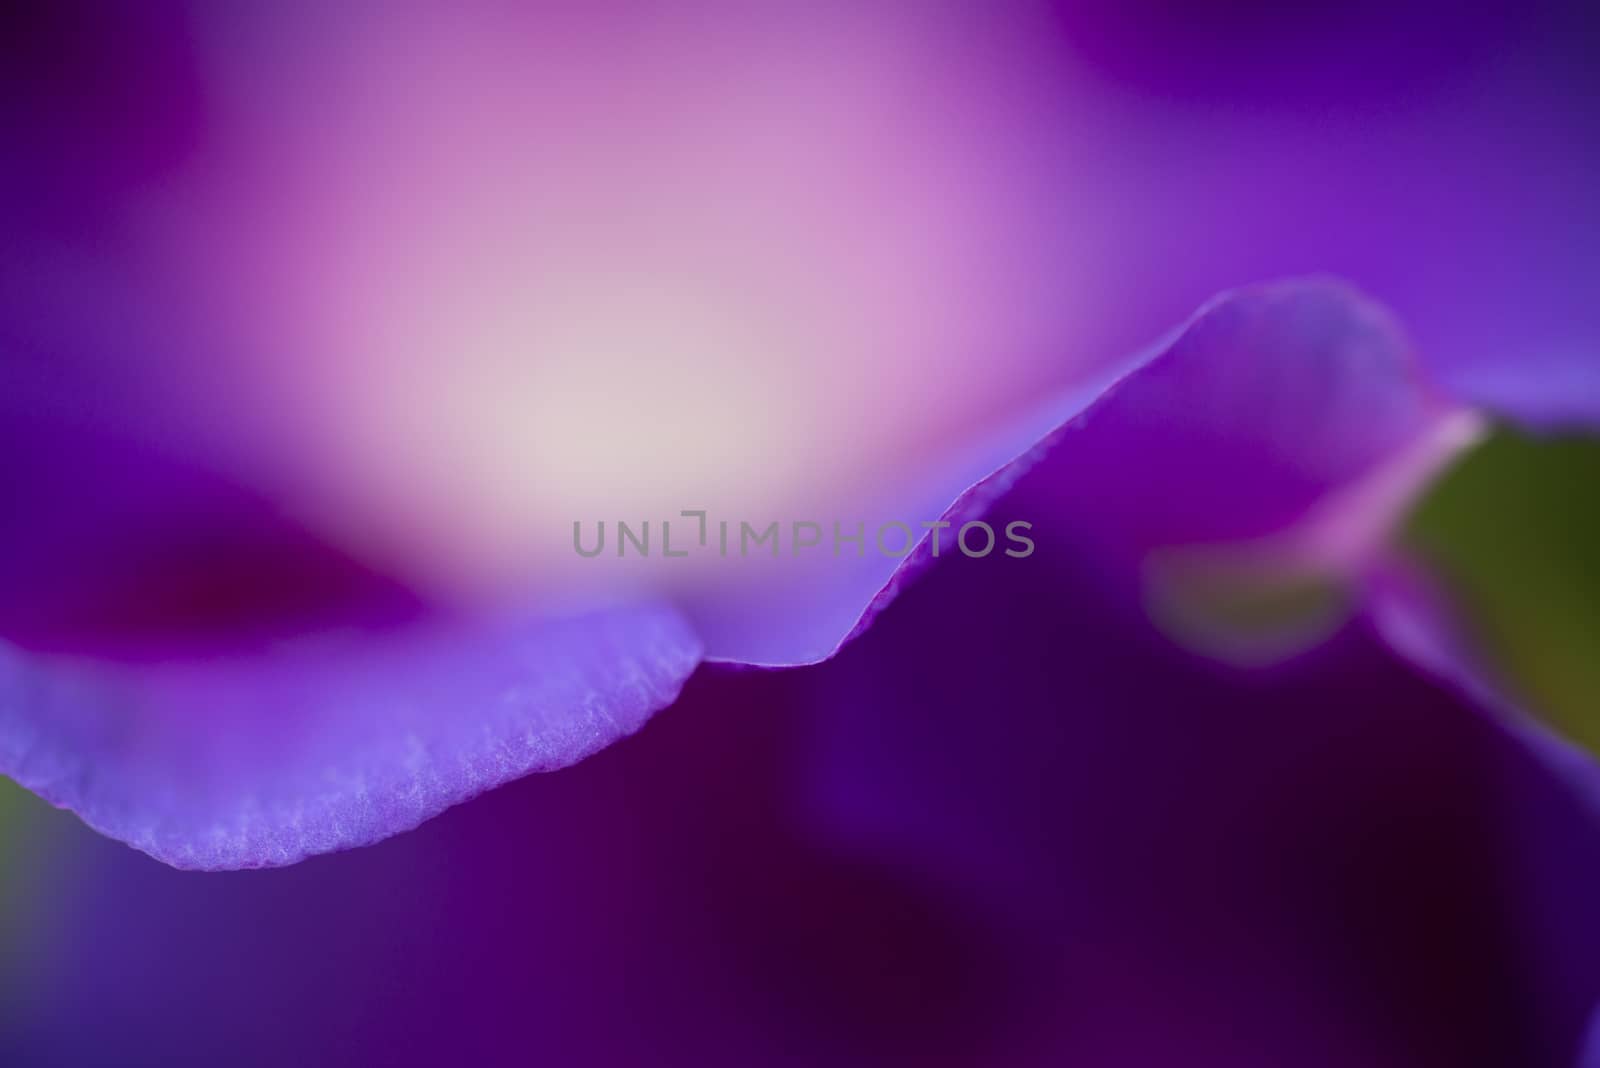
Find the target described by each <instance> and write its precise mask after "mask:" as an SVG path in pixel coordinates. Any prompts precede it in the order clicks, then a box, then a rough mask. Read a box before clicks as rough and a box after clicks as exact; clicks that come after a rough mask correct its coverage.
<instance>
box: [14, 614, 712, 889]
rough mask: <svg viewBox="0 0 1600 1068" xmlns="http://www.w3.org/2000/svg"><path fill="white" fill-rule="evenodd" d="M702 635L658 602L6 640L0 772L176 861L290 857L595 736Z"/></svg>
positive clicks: (647, 701) (664, 681) (678, 674)
mask: <svg viewBox="0 0 1600 1068" xmlns="http://www.w3.org/2000/svg"><path fill="white" fill-rule="evenodd" d="M699 652H700V647H699V643H698V642H697V640H696V639H695V637H694V635H693V634H692V633H691V632H690V630H689V629H688V627H687V626H686V625H685V623H684V622H683V620H682V619H681V618H680V617H679V616H678V615H677V614H676V613H674V612H672V611H670V610H668V609H663V608H658V607H634V608H624V609H617V610H613V611H609V612H603V613H596V614H594V615H590V616H586V617H582V618H577V619H567V620H557V621H542V622H521V621H518V622H500V623H494V624H489V623H484V624H480V625H477V626H455V627H446V626H441V627H438V628H434V629H427V630H423V629H415V630H400V631H391V632H387V633H386V634H380V635H376V636H375V635H374V634H372V633H366V632H350V631H345V632H330V633H328V634H325V635H322V636H319V637H307V638H304V639H302V640H300V641H298V642H295V643H292V644H283V645H280V646H277V647H275V648H273V649H271V650H270V651H258V652H254V653H250V652H238V653H233V654H229V655H225V656H221V657H216V658H210V659H190V660H178V661H168V662H161V663H154V664H151V663H144V664H127V663H112V662H107V661H98V662H87V661H81V660H72V659H66V658H60V657H49V656H43V655H38V654H29V653H25V652H22V651H20V650H18V649H16V648H15V647H12V646H6V645H0V772H3V773H5V774H7V775H9V776H11V777H12V778H14V779H16V780H17V782H19V783H21V784H22V785H23V786H25V787H27V788H28V789H30V790H33V791H34V792H35V793H38V794H40V795H41V796H43V797H45V798H46V799H48V800H50V801H51V802H53V803H54V804H56V805H58V806H61V807H66V808H70V809H72V810H73V811H74V812H76V813H77V814H78V815H79V816H81V817H82V818H83V820H84V821H85V822H86V823H88V824H89V825H90V826H92V827H94V828H96V829H97V830H99V831H101V832H103V833H105V834H108V835H111V836H112V837H115V838H119V839H121V840H122V841H125V842H127V843H129V844H131V845H133V846H136V847H138V848H139V849H142V850H144V851H145V852H147V853H149V854H150V855H151V856H153V857H156V858H157V859H159V860H162V861H165V862H167V863H168V864H172V865H174V866H176V867H180V868H200V869H219V868H252V867H268V866H275V865H282V864H291V863H294V862H295V861H297V860H300V859H302V858H304V857H306V856H310V855H312V854H316V853H323V852H328V851H331V850H337V849H346V848H350V847H354V846H360V845H366V844H368V843H371V842H376V841H378V840H379V839H382V838H385V837H388V836H389V835H392V834H396V833H398V832H400V831H403V830H408V829H410V828H412V827H415V826H416V825H417V824H418V823H420V822H422V821H423V820H425V819H427V818H429V817H430V816H434V815H436V814H438V813H439V812H441V811H443V810H444V809H445V808H447V807H449V806H450V805H453V804H456V803H458V802H461V801H464V800H466V799H468V798H470V797H473V796H475V795H477V794H479V793H481V792H483V791H484V790H487V789H490V788H491V787H494V786H497V785H499V784H501V783H503V782H506V781H508V780H510V779H514V778H517V777H518V776H521V775H524V774H527V773H528V772H532V771H548V770H552V769H555V768H560V767H565V766H566V765H568V764H571V763H573V762H574V761H577V760H580V759H582V758H583V757H585V756H588V755H589V754H591V753H593V752H595V751H596V750H598V749H601V748H603V747H604V746H606V745H608V744H610V743H611V742H614V741H616V740H617V739H618V738H621V737H623V736H625V735H627V734H630V733H632V732H633V731H634V730H637V729H638V727H639V726H640V725H641V724H642V723H643V722H644V720H645V719H646V718H647V717H648V716H649V715H650V713H652V712H654V711H656V710H657V709H659V708H662V707H664V706H665V705H667V704H668V703H670V702H671V701H672V700H673V698H674V697H675V696H676V695H677V692H678V688H679V687H680V686H681V685H682V683H683V681H684V680H685V679H686V678H687V677H688V675H689V674H690V672H691V671H693V669H694V666H695V665H696V663H698V661H699Z"/></svg>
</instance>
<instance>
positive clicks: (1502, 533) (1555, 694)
mask: <svg viewBox="0 0 1600 1068" xmlns="http://www.w3.org/2000/svg"><path fill="white" fill-rule="evenodd" d="M1402 537H1403V542H1404V544H1405V545H1406V546H1407V547H1408V548H1409V549H1411V551H1413V552H1414V553H1416V554H1417V555H1419V556H1420V557H1421V559H1423V560H1424V561H1425V562H1426V563H1427V564H1428V565H1430V566H1431V567H1432V568H1433V569H1434V571H1435V573H1436V574H1437V575H1438V576H1439V577H1440V578H1442V579H1443V580H1444V583H1445V587H1446V590H1447V592H1448V594H1449V595H1450V596H1451V597H1452V598H1454V599H1455V602H1456V603H1455V608H1456V609H1457V610H1458V611H1459V612H1461V613H1462V614H1463V616H1464V618H1465V619H1466V621H1467V624H1468V626H1469V628H1470V631H1469V633H1470V636H1471V637H1472V638H1473V639H1474V640H1475V641H1476V642H1477V644H1478V651H1479V653H1480V654H1481V655H1482V656H1483V657H1484V658H1485V660H1486V662H1487V666H1488V668H1489V670H1490V671H1491V673H1492V679H1493V681H1495V682H1497V683H1498V684H1499V685H1500V686H1502V687H1503V688H1504V689H1505V690H1506V691H1507V693H1508V694H1509V696H1511V697H1512V698H1513V699H1515V700H1516V701H1518V702H1519V703H1520V704H1521V705H1522V706H1523V707H1525V708H1527V709H1528V710H1529V711H1530V712H1532V713H1534V714H1536V715H1538V716H1540V717H1542V718H1544V719H1545V720H1546V721H1547V722H1549V723H1550V724H1551V725H1552V726H1554V727H1556V728H1557V729H1558V730H1560V731H1562V732H1563V733H1564V734H1566V735H1567V736H1568V737H1570V738H1572V739H1574V740H1575V741H1577V742H1579V743H1581V744H1583V745H1584V746H1586V747H1587V748H1589V749H1590V750H1591V751H1594V752H1597V753H1600V438H1595V437H1577V436H1561V437H1542V438H1541V437H1532V436H1528V435H1525V434H1522V433H1519V432H1516V431H1512V430H1507V429H1500V430H1497V431H1495V432H1494V433H1493V434H1491V435H1490V436H1489V438H1488V439H1486V440H1485V441H1484V442H1483V443H1482V444H1480V445H1479V446H1477V447H1476V448H1475V449H1473V450H1472V451H1471V452H1469V453H1468V454H1467V455H1466V456H1464V457H1463V458H1462V459H1461V460H1460V461H1459V462H1458V463H1457V464H1456V466H1455V467H1454V468H1452V469H1451V470H1450V471H1449V472H1448V473H1447V474H1446V475H1445V476H1444V477H1443V478H1441V479H1440V480H1439V482H1438V483H1437V484H1435V485H1434V486H1433V487H1432V488H1431V489H1430V490H1429V492H1428V493H1427V494H1426V496H1425V497H1424V498H1423V500H1422V501H1421V502H1420V503H1419V505H1418V506H1417V508H1416V510H1415V512H1414V513H1413V514H1412V516H1411V518H1410V521H1409V523H1408V524H1407V526H1406V529H1405V531H1404V532H1403V535H1402Z"/></svg>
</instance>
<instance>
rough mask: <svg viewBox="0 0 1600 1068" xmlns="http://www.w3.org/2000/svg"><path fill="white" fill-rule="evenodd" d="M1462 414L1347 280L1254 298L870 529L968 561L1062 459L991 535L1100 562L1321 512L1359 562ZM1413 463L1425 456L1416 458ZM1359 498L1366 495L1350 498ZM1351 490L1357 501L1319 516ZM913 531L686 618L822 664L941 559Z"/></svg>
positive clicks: (975, 454) (1277, 287)
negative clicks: (970, 547)
mask: <svg viewBox="0 0 1600 1068" xmlns="http://www.w3.org/2000/svg"><path fill="white" fill-rule="evenodd" d="M1458 412H1459V409H1456V408H1455V407H1453V406H1452V405H1450V404H1448V403H1447V402H1446V401H1445V400H1443V399H1442V398H1441V397H1439V396H1437V395H1436V394H1435V393H1434V392H1433V391H1432V390H1431V389H1430V388H1429V387H1428V386H1427V385H1426V384H1425V383H1424V382H1423V380H1422V378H1421V376H1420V372H1419V370H1418V368H1417V367H1416V365H1415V364H1414V362H1413V360H1412V358H1411V355H1410V351H1409V348H1408V347H1407V345H1406V343H1405V340H1404V338H1403V336H1402V335H1401V334H1400V332H1399V330H1398V328H1397V327H1396V326H1395V324H1394V323H1393V321H1392V319H1391V318H1390V317H1389V315H1388V314H1387V313H1386V312H1385V311H1383V309H1381V308H1380V307H1378V306H1377V305H1376V304H1374V303H1372V302H1370V301H1368V300H1367V299H1365V298H1364V297H1362V296H1361V295H1360V294H1358V293H1357V292H1355V291H1354V290H1353V289H1351V288H1350V287H1348V286H1345V285H1343V284H1342V283H1339V282H1334V281H1327V280H1305V281H1290V282H1282V283H1276V284H1270V285H1263V286H1257V287H1251V288H1246V289H1242V290H1238V291H1236V292H1233V293H1229V294H1225V295H1223V296H1221V297H1219V298H1217V299H1216V300H1214V301H1213V302H1211V303H1210V304H1208V305H1207V306H1206V307H1204V308H1203V309H1201V310H1200V311H1199V312H1198V313H1197V314H1196V315H1195V316H1194V318H1192V319H1191V320H1190V321H1189V322H1188V323H1187V324H1185V325H1184V326H1182V327H1180V328H1179V329H1178V330H1176V331H1174V332H1173V333H1172V334H1171V335H1169V336H1168V337H1167V338H1166V339H1165V340H1163V341H1162V342H1160V343H1159V344H1157V345H1155V346H1153V347H1152V348H1150V349H1148V350H1146V351H1145V352H1143V353H1140V354H1139V355H1137V356H1135V357H1134V358H1132V359H1130V360H1127V361H1124V362H1123V363H1122V364H1121V365H1118V366H1113V367H1110V368H1108V369H1107V370H1105V371H1103V372H1101V374H1100V375H1099V376H1098V377H1095V378H1091V379H1089V380H1087V381H1082V382H1078V383H1074V384H1073V385H1072V386H1071V387H1069V388H1067V389H1065V390H1063V391H1062V392H1060V393H1059V394H1057V395H1055V396H1054V397H1052V398H1050V399H1048V400H1047V401H1045V402H1044V403H1042V404H1040V405H1038V406H1037V407H1036V408H1035V409H1033V410H1032V411H1029V412H1027V413H1025V414H1023V415H1021V416H1020V417H1018V418H1015V419H1014V420H1013V421H1012V422H1010V423H1009V424H1007V425H1005V426H1004V427H1002V428H1001V429H1000V430H998V431H997V432H995V433H992V434H990V435H989V436H987V437H985V438H982V439H980V440H978V441H977V442H974V443H972V444H969V445H967V446H966V447H965V448H963V449H961V450H958V451H954V452H952V453H950V454H947V455H944V456H941V457H937V458H935V459H933V460H932V461H931V462H930V463H929V465H928V468H927V473H926V474H925V475H924V476H923V478H922V479H921V480H920V481H918V482H913V483H907V484H897V485H896V486H894V487H893V488H892V489H890V490H887V491H884V492H883V493H882V494H880V496H879V497H878V498H877V499H876V500H875V501H874V502H873V504H872V506H871V509H872V512H871V515H870V516H869V517H868V519H867V521H866V529H867V530H868V532H869V533H868V535H867V536H868V538H869V539H870V538H872V533H871V531H873V530H874V529H875V528H876V527H877V525H878V523H881V522H888V521H891V520H895V519H899V520H903V521H910V522H912V523H915V522H916V521H917V520H930V521H931V520H933V519H934V518H935V517H940V518H942V519H943V520H944V521H947V522H949V523H950V524H951V529H949V530H946V531H944V553H945V554H946V555H955V553H956V550H955V549H954V548H953V547H952V545H951V541H952V539H953V536H954V533H955V529H956V528H959V527H960V526H961V524H962V523H963V522H965V521H967V520H969V519H974V518H977V517H979V516H981V515H982V514H983V513H984V510H985V508H986V507H987V505H988V504H989V503H991V502H992V501H993V500H994V499H995V498H996V497H997V496H999V494H1001V493H1002V492H1004V491H1005V489H1006V488H1007V487H1009V486H1010V485H1011V484H1012V483H1013V482H1014V481H1015V480H1016V478H1017V477H1018V476H1019V475H1020V474H1022V473H1023V472H1024V471H1026V470H1027V469H1028V468H1029V467H1030V466H1031V465H1032V464H1034V463H1035V462H1037V461H1038V460H1039V458H1040V457H1041V456H1044V455H1046V454H1047V453H1059V455H1052V457H1051V469H1052V476H1051V477H1052V486H1054V487H1056V489H1057V493H1056V494H1055V497H1054V498H1053V500H1051V501H1049V502H1046V504H1045V506H1044V510H1043V511H1041V512H1039V513H1029V514H1027V515H1020V514H1019V515H1016V516H1012V515H1009V514H1008V515H997V516H993V517H991V518H992V519H993V520H994V522H995V524H996V525H1003V524H1005V523H1006V522H1008V521H1010V520H1013V519H1015V520H1023V521H1027V522H1031V523H1032V524H1034V526H1036V527H1039V526H1043V525H1046V524H1056V525H1059V526H1062V527H1067V528H1070V529H1072V530H1073V531H1074V532H1075V533H1077V534H1080V535H1081V536H1082V537H1083V538H1084V539H1085V540H1086V541H1088V542H1090V543H1092V545H1093V547H1094V549H1095V550H1096V551H1098V552H1100V553H1102V554H1104V555H1105V556H1106V557H1107V558H1110V559H1117V560H1120V561H1122V562H1123V563H1125V564H1132V565H1137V564H1141V563H1143V562H1144V560H1145V559H1146V557H1147V556H1148V555H1149V554H1150V553H1152V552H1153V551H1155V550H1159V549H1168V548H1174V547H1190V546H1211V545H1229V544H1236V543H1240V542H1244V541H1247V540H1250V539H1259V538H1267V537H1274V536H1280V535H1283V534H1285V532H1288V531H1292V530H1294V529H1295V528H1296V527H1297V525H1298V524H1301V523H1303V522H1304V521H1307V520H1309V519H1313V518H1317V519H1318V520H1319V521H1318V523H1317V524H1316V528H1315V530H1314V531H1313V532H1312V533H1313V534H1314V535H1315V537H1314V539H1313V548H1315V549H1316V550H1317V551H1318V552H1319V553H1321V554H1323V555H1326V556H1347V557H1348V556H1359V555H1360V553H1361V551H1362V550H1363V549H1364V548H1365V547H1367V546H1368V545H1369V544H1370V543H1371V542H1372V541H1373V539H1374V537H1375V536H1376V535H1377V534H1378V533H1381V531H1382V529H1383V527H1384V524H1385V523H1386V522H1387V521H1388V519H1389V518H1390V517H1392V515H1393V514H1395V512H1396V511H1397V510H1398V508H1399V507H1401V506H1403V504H1404V502H1405V500H1406V499H1407V496H1408V491H1409V490H1411V489H1414V488H1415V486H1416V484H1417V483H1418V481H1419V480H1420V479H1421V478H1422V477H1424V476H1425V475H1426V474H1427V473H1428V472H1429V471H1431V470H1432V467H1433V466H1435V465H1436V463H1437V462H1438V460H1439V458H1440V457H1441V456H1442V455H1445V454H1448V452H1449V450H1450V449H1451V448H1453V447H1455V446H1454V444H1453V442H1454V441H1455V438H1454V437H1452V436H1451V435H1449V434H1445V433H1444V432H1445V431H1446V430H1447V429H1448V428H1449V425H1450V420H1451V418H1452V417H1453V416H1456V415H1457V414H1458ZM1441 441H1442V442H1443V444H1442V445H1441V446H1440V447H1437V448H1436V447H1435V446H1436V445H1439V443H1440V442H1441ZM1419 456H1420V458H1421V459H1422V460H1426V461H1427V462H1426V463H1420V462H1412V461H1416V460H1417V459H1418V457H1419ZM1396 471H1398V474H1396ZM1390 476H1394V477H1390ZM1361 486H1367V487H1370V488H1371V489H1372V492H1361V493H1354V492H1351V491H1353V490H1354V489H1355V488H1357V487H1361ZM1340 494H1345V495H1347V496H1348V497H1349V499H1348V500H1347V501H1346V502H1344V504H1345V506H1344V507H1341V508H1339V509H1338V510H1337V514H1335V515H1332V516H1329V517H1325V518H1323V517H1318V516H1317V514H1316V509H1318V508H1319V507H1320V506H1322V505H1325V504H1326V503H1327V502H1328V501H1329V500H1330V498H1333V497H1335V496H1337V495H1340ZM918 533H919V534H921V541H920V542H919V544H918V545H917V548H916V550H915V551H914V552H912V553H911V554H910V555H909V556H907V557H906V558H905V559H904V560H896V559H893V558H890V557H887V556H885V555H883V554H882V553H878V552H873V551H870V550H869V551H868V552H867V553H866V554H865V555H864V556H861V557H859V558H854V559H852V558H850V557H849V556H848V554H847V555H846V557H845V558H844V559H842V560H841V559H840V558H838V557H835V556H830V555H828V554H826V553H819V554H818V556H817V557H814V558H811V559H794V560H791V559H787V558H785V559H783V560H781V561H778V562H777V564H781V565H782V566H781V568H780V567H778V566H777V564H774V566H773V568H772V571H773V575H774V577H773V578H772V579H771V580H770V581H767V582H764V583H752V584H748V585H743V586H738V587H735V588H734V590H733V591H732V592H731V593H730V592H727V591H722V590H719V591H715V592H714V593H712V594H710V595H706V596H702V597H700V598H690V599H689V601H688V610H689V613H690V615H691V617H692V618H693V619H694V620H695V623H696V625H697V627H699V629H700V630H701V632H702V633H703V634H704V635H705V637H706V643H707V648H708V653H709V656H710V657H711V658H712V659H716V660H729V661H736V662H748V663H757V664H766V665H783V664H798V663H809V662H813V661H816V660H820V659H823V658H825V657H827V656H829V655H831V654H832V653H833V652H835V651H836V650H837V649H838V647H839V645H840V644H841V643H842V642H844V641H846V640H848V639H849V637H851V636H853V635H855V634H858V633H859V632H860V631H861V630H862V629H863V628H864V627H865V626H866V625H867V624H869V623H870V621H871V619H872V617H873V616H874V615H875V614H876V613H877V612H878V611H880V610H881V609H882V608H883V607H884V606H885V605H886V604H887V603H888V602H889V601H891V600H892V599H893V597H894V596H895V594H896V592H897V591H898V590H899V589H900V588H901V587H902V585H903V584H904V583H905V582H906V581H907V579H908V578H910V577H911V576H912V575H914V574H915V573H916V572H917V571H918V570H920V569H921V568H922V567H924V566H925V565H926V564H927V563H929V562H930V561H931V559H932V557H933V551H932V536H931V534H930V533H928V532H925V531H918ZM774 604H778V605H781V606H782V611H781V612H778V611H775V610H774V607H773V606H774ZM863 605H865V606H866V607H865V610H863V608H862V606H863Z"/></svg>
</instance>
